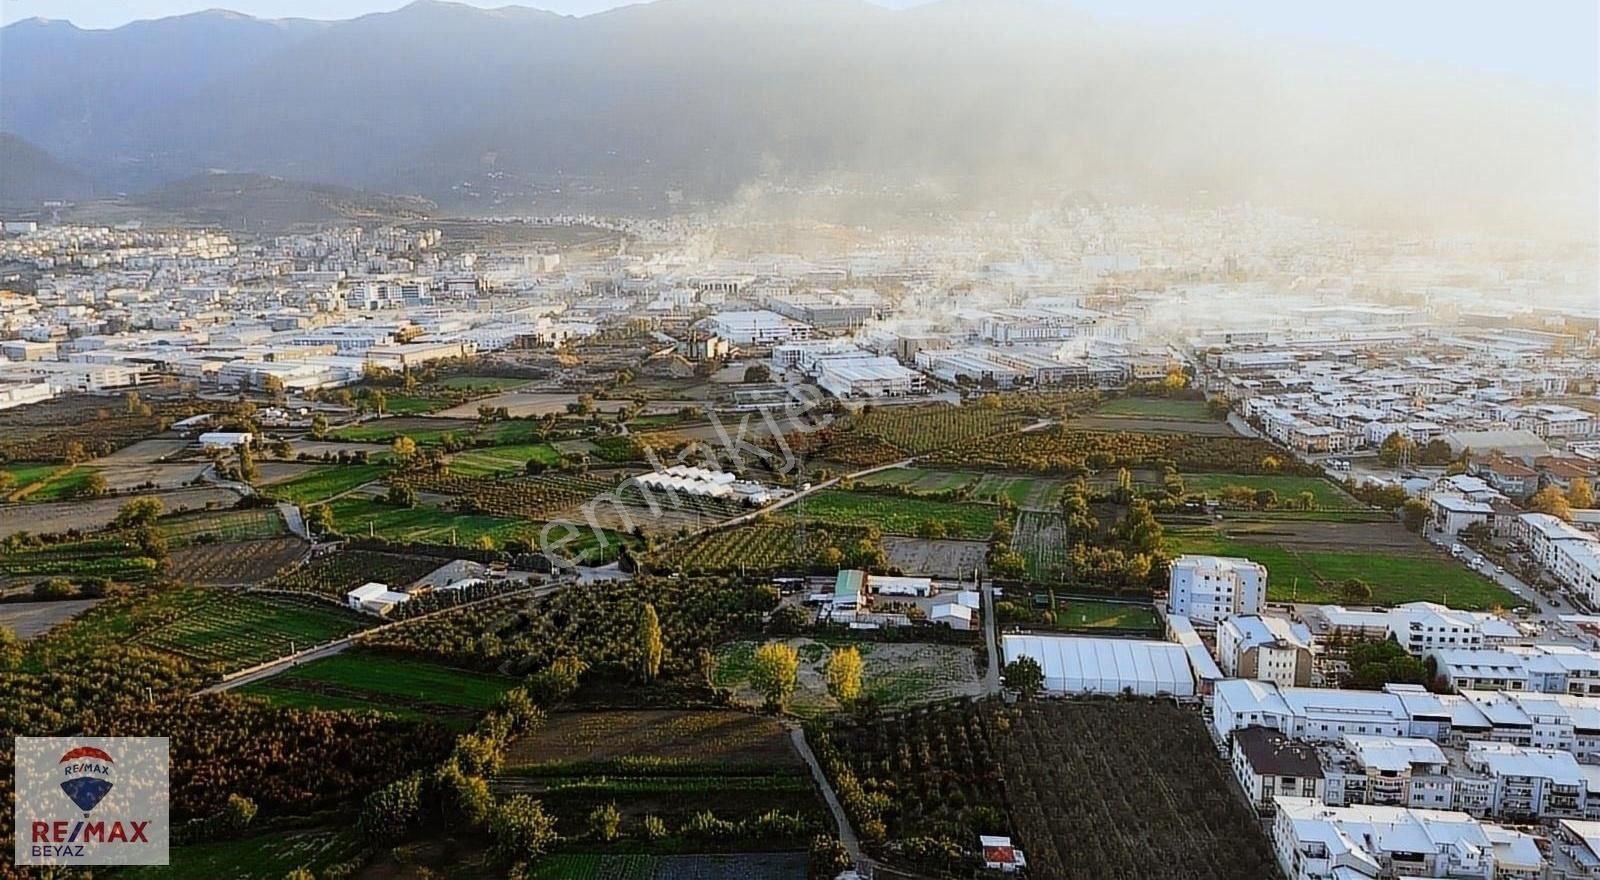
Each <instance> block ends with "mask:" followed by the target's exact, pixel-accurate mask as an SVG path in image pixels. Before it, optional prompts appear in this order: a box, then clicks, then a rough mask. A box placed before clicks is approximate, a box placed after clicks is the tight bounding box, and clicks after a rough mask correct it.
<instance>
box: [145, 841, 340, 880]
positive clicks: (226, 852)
mask: <svg viewBox="0 0 1600 880" xmlns="http://www.w3.org/2000/svg"><path fill="white" fill-rule="evenodd" d="M365 850H366V844H365V843H364V842H363V841H362V840H361V838H360V836H359V835H357V834H355V833H354V832H353V831H350V830H332V829H327V830H324V829H318V830H314V831H278V832H274V833H272V834H265V835H261V836H259V837H251V838H247V839H244V840H229V841H225V842H221V843H191V844H182V845H174V846H173V847H172V852H171V857H172V864H170V865H164V866H154V865H152V866H139V867H130V868H123V869H121V870H119V871H118V872H117V876H118V877H125V878H129V880H216V878H219V877H228V878H232V880H283V878H284V877H285V876H287V875H289V874H290V873H292V872H293V871H294V870H295V869H297V868H303V869H305V870H307V871H310V872H311V873H312V874H313V875H315V876H319V877H320V876H323V871H325V870H327V869H328V868H331V867H333V866H334V865H340V864H344V863H347V862H348V863H358V862H359V860H360V859H361V857H362V855H363V853H364V852H365Z"/></svg>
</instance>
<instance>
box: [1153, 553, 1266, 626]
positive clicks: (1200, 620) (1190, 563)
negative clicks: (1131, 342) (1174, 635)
mask: <svg viewBox="0 0 1600 880" xmlns="http://www.w3.org/2000/svg"><path fill="white" fill-rule="evenodd" d="M1266 601H1267V567H1266V566H1264V565H1262V564H1261V563H1259V562H1251V561H1250V560H1248V559H1241V558H1238V557H1227V556H1192V555H1188V554H1185V555H1183V556H1179V557H1178V558H1177V559H1174V560H1172V564H1171V567H1170V568H1169V569H1168V578H1167V613H1169V614H1181V615H1183V616H1185V617H1187V618H1189V619H1190V620H1191V621H1193V622H1194V623H1195V624H1196V625H1198V626H1207V625H1209V626H1215V625H1216V624H1217V623H1218V622H1219V621H1221V620H1223V619H1224V618H1227V617H1231V616H1233V615H1236V614H1260V613H1261V609H1262V607H1263V606H1265V605H1266Z"/></svg>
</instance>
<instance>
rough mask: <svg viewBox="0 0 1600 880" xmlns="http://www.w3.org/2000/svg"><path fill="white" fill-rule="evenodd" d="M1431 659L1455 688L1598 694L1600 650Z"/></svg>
mask: <svg viewBox="0 0 1600 880" xmlns="http://www.w3.org/2000/svg"><path fill="white" fill-rule="evenodd" d="M1429 656H1431V657H1433V659H1434V663H1435V665H1436V667H1437V668H1438V671H1439V676H1440V677H1441V678H1443V679H1444V680H1445V681H1446V682H1447V683H1449V685H1450V686H1451V687H1453V688H1455V689H1456V690H1480V691H1482V690H1506V691H1531V692H1534V693H1541V694H1572V695H1574V696H1600V652H1597V651H1590V650H1586V649H1584V648H1579V647H1575V646H1572V645H1547V644H1537V645H1506V646H1503V647H1500V648H1439V649H1436V650H1434V651H1432V652H1430V653H1429Z"/></svg>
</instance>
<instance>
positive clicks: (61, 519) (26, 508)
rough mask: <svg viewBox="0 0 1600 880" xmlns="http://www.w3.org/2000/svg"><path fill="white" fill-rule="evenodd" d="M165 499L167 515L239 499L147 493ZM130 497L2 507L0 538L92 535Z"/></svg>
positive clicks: (206, 492)
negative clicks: (74, 533) (72, 532)
mask: <svg viewBox="0 0 1600 880" xmlns="http://www.w3.org/2000/svg"><path fill="white" fill-rule="evenodd" d="M139 494H140V495H153V496H155V497H157V498H160V499H161V503H162V504H163V505H165V506H166V509H167V512H169V513H171V512H174V511H177V510H181V509H184V508H188V509H190V510H203V509H205V508H206V507H207V506H219V507H232V506H233V504H234V502H236V501H238V500H239V496H238V495H237V494H236V493H234V492H233V491H232V490H230V489H222V488H203V489H201V488H196V489H180V490H178V491H175V492H143V493H139ZM129 497H137V496H123V497H112V498H91V499H88V500H84V501H69V502H63V503H59V504H28V505H6V506H0V538H4V537H5V536H7V535H14V534H17V533H19V532H31V533H33V534H53V533H56V532H65V531H68V530H69V529H78V530H79V531H92V530H94V529H98V528H102V527H103V526H105V525H106V524H107V523H109V522H111V520H112V519H114V518H115V517H116V515H117V511H118V510H119V509H120V508H121V507H122V505H124V504H126V503H128V498H129Z"/></svg>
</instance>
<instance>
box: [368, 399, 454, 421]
mask: <svg viewBox="0 0 1600 880" xmlns="http://www.w3.org/2000/svg"><path fill="white" fill-rule="evenodd" d="M455 405H456V402H455V401H454V400H451V399H450V398H448V397H429V396H427V395H424V394H385V395H384V399H383V411H384V413H386V414H388V415H393V416H422V415H427V414H428V413H431V412H438V411H439V410H441V409H449V408H450V407H452V406H455Z"/></svg>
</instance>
